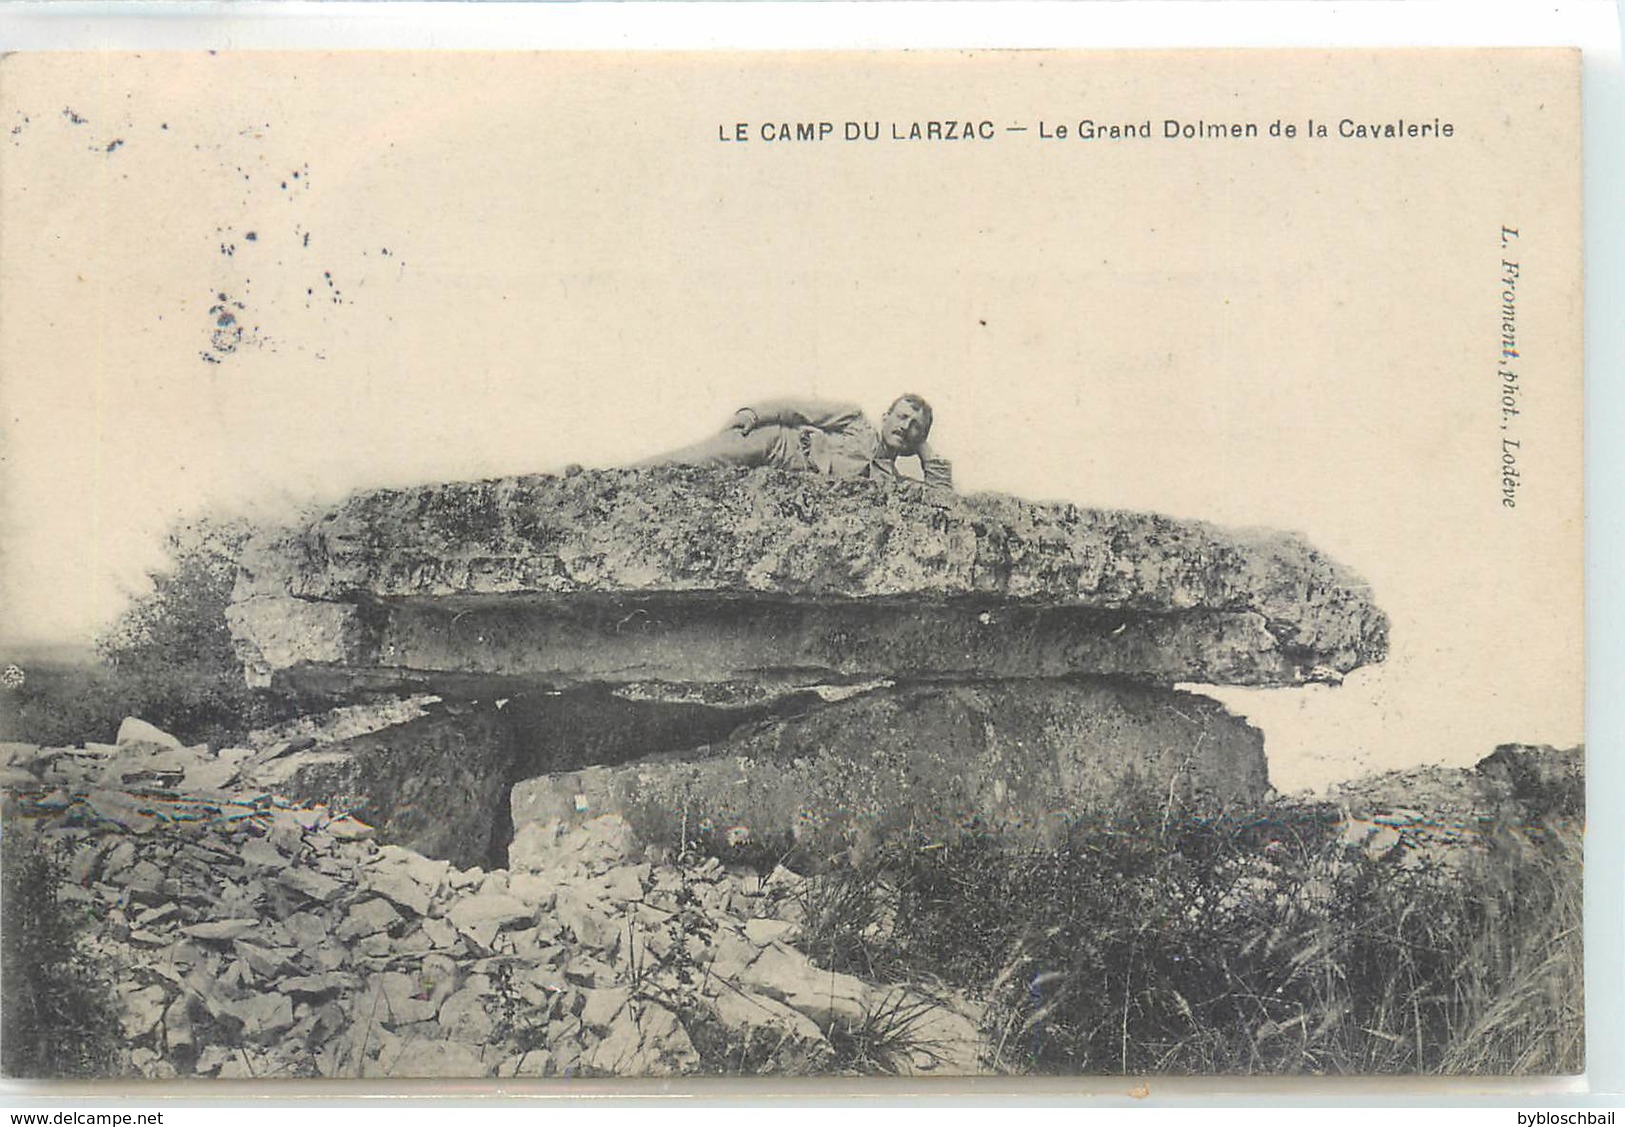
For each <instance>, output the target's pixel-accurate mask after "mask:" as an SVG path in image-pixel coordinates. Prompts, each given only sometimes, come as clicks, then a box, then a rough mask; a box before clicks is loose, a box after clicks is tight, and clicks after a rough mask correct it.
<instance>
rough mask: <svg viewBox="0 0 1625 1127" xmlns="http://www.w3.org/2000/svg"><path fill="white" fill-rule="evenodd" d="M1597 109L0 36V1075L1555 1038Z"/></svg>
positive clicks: (1158, 78) (1096, 71)
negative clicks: (149, 48)
mask: <svg viewBox="0 0 1625 1127" xmlns="http://www.w3.org/2000/svg"><path fill="white" fill-rule="evenodd" d="M1580 124H1581V117H1580V54H1579V52H1578V51H1575V50H1564V49H1519V50H1514V49H1506V50H1466V49H1460V50H1352V49H1351V50H1307V49H1303V50H1274V51H1263V50H1190V51H1143V52H1141V51H1043V50H1023V51H997V50H974V51H913V52H901V51H892V52H885V51H876V52H861V51H839V52H822V53H819V52H796V51H787V52H760V53H752V52H714V53H699V54H693V53H681V52H667V51H644V52H625V53H613V52H580V53H552V54H549V53H534V52H526V51H511V52H450V51H447V52H410V51H354V52H278V51H233V50H222V51H218V52H215V51H207V52H204V51H196V52H147V53H135V52H129V53H113V52H98V53H94V54H88V53H58V54H53V53H24V54H9V55H6V56H4V57H0V146H3V149H0V151H3V156H0V246H3V248H4V254H3V257H0V407H3V408H4V410H3V412H0V415H3V427H4V443H5V451H4V457H3V461H0V474H3V477H0V498H3V500H0V603H3V605H4V607H5V613H4V621H3V622H0V631H3V633H0V666H3V684H0V741H3V742H0V752H3V756H4V758H3V762H0V789H3V820H0V877H3V887H0V953H3V960H4V961H3V966H0V1074H3V1075H4V1076H5V1077H7V1078H10V1079H14V1080H29V1081H83V1080H112V1081H117V1082H119V1083H121V1084H123V1085H126V1086H132V1088H133V1090H135V1091H140V1090H141V1085H143V1084H148V1083H151V1082H168V1083H176V1082H183V1083H190V1084H194V1085H202V1086H203V1088H202V1090H203V1091H204V1092H205V1093H206V1092H207V1091H208V1085H211V1084H220V1085H224V1084H225V1083H226V1082H229V1081H238V1082H253V1083H255V1084H258V1085H262V1086H263V1089H262V1090H264V1091H268V1092H270V1093H272V1094H274V1093H275V1092H276V1091H278V1090H279V1089H278V1087H277V1086H278V1085H297V1084H301V1083H302V1084H303V1085H305V1087H304V1088H302V1089H300V1090H303V1091H307V1092H308V1091H310V1090H311V1089H312V1088H314V1089H315V1090H316V1091H318V1092H320V1091H322V1090H324V1089H323V1087H322V1086H323V1085H326V1086H327V1088H326V1089H325V1090H330V1091H332V1092H334V1093H342V1092H344V1091H347V1090H350V1089H349V1088H347V1086H348V1085H353V1084H356V1083H358V1082H380V1081H385V1082H398V1081H429V1082H432V1084H431V1085H430V1087H431V1088H433V1087H435V1086H441V1087H444V1086H447V1085H455V1084H473V1085H476V1086H478V1085H482V1084H483V1085H496V1084H500V1085H502V1086H503V1090H504V1091H510V1092H512V1091H517V1092H541V1093H546V1092H554V1091H559V1090H563V1089H565V1088H567V1087H568V1086H569V1085H571V1084H574V1083H577V1082H581V1081H600V1080H601V1081H612V1082H619V1081H627V1082H635V1081H644V1080H647V1079H648V1078H662V1079H664V1080H665V1081H668V1082H675V1083H681V1084H703V1083H705V1082H708V1081H710V1080H712V1079H715V1078H728V1079H729V1080H731V1081H738V1082H740V1083H750V1084H759V1085H761V1086H762V1090H763V1091H767V1090H772V1089H773V1086H774V1085H782V1084H784V1083H787V1082H790V1081H792V1080H796V1081H799V1080H803V1079H807V1078H813V1079H818V1080H830V1081H837V1080H850V1079H851V1078H864V1079H865V1080H870V1079H874V1080H877V1081H880V1082H884V1083H897V1084H907V1085H911V1087H910V1088H909V1090H910V1091H918V1090H920V1089H919V1085H920V1084H922V1083H928V1082H935V1081H937V1080H939V1079H950V1078H953V1079H962V1078H966V1077H980V1078H986V1079H987V1080H988V1081H989V1082H991V1083H997V1084H1006V1085H1011V1086H1012V1088H1011V1090H1017V1091H1019V1090H1020V1088H1019V1085H1020V1084H1021V1083H1022V1082H1024V1081H1028V1080H1036V1079H1037V1078H1048V1079H1053V1078H1072V1079H1079V1080H1081V1079H1083V1078H1091V1077H1119V1078H1132V1079H1133V1080H1134V1082H1135V1083H1139V1082H1140V1080H1142V1079H1145V1080H1147V1082H1151V1081H1154V1080H1155V1078H1159V1077H1261V1076H1270V1077H1276V1076H1290V1077H1305V1076H1309V1077H1369V1076H1380V1077H1390V1078H1392V1077H1417V1076H1445V1077H1479V1078H1494V1077H1572V1076H1576V1075H1578V1074H1581V1073H1583V1072H1584V1071H1585V1069H1586V1062H1587V1056H1586V1036H1585V1030H1586V1013H1585V1005H1584V981H1583V979H1584V975H1583V970H1584V951H1583V935H1584V929H1583V924H1584V919H1585V916H1584V911H1583V897H1582V878H1583V865H1582V846H1583V838H1584V830H1585V820H1586V785H1585V778H1586V772H1585V731H1584V708H1583V704H1584V688H1585V650H1584V641H1585V621H1586V620H1585V609H1584V598H1583V584H1582V574H1583V573H1582V568H1583V551H1582V550H1583V543H1582V529H1583V517H1584V508H1583V495H1582V484H1583V451H1582V445H1583V444H1582V430H1583V427H1582V423H1583V411H1582V349H1581V314H1582V293H1583V290H1582V268H1581V234H1582V231H1581V180H1580V175H1581V148H1580V146H1581V128H1580ZM188 1090H189V1091H195V1090H197V1089H188Z"/></svg>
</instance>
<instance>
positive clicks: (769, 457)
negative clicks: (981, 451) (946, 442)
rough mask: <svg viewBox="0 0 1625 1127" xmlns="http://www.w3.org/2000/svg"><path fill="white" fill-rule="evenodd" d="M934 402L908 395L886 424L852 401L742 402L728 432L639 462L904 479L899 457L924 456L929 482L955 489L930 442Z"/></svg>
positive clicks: (892, 408)
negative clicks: (865, 413)
mask: <svg viewBox="0 0 1625 1127" xmlns="http://www.w3.org/2000/svg"><path fill="white" fill-rule="evenodd" d="M930 433H931V405H930V404H929V403H927V402H926V401H925V400H924V399H921V398H920V397H919V396H918V395H904V396H901V397H900V398H898V399H897V401H896V402H894V403H893V404H892V405H891V406H890V407H888V408H886V413H885V415H883V416H881V419H880V428H879V430H878V431H876V429H875V426H874V424H873V423H871V422H870V421H869V420H868V419H866V418H864V417H863V412H862V411H861V410H860V409H859V408H857V407H853V406H851V405H849V404H845V403H820V402H817V401H813V400H798V399H778V400H774V401H772V402H769V403H762V404H759V405H757V406H754V407H741V408H740V409H739V410H738V411H737V412H735V413H734V417H733V422H732V423H730V424H729V425H728V426H727V428H726V429H724V430H723V431H722V433H720V434H717V435H714V436H712V437H711V438H707V439H705V440H704V441H702V442H696V443H695V444H694V445H692V446H685V447H683V448H682V449H681V450H673V451H671V452H670V453H667V454H661V455H659V456H657V457H654V458H649V459H647V460H645V461H642V462H639V463H637V464H638V465H640V466H670V465H682V466H778V467H780V468H781V469H787V470H803V471H806V472H808V473H820V474H829V475H831V476H833V477H870V478H877V477H878V478H902V477H903V476H904V475H903V474H900V473H898V472H897V460H898V459H899V458H918V459H919V461H920V472H921V476H922V477H923V478H924V480H925V483H926V484H927V485H934V486H939V487H941V488H944V489H952V488H953V484H954V481H953V468H952V466H951V465H950V464H949V462H948V460H947V459H946V458H940V457H938V456H937V455H936V454H934V453H932V451H931V448H930V447H929V446H927V445H926V441H925V440H926V437H927V436H928V435H929V434H930Z"/></svg>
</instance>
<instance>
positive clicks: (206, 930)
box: [181, 918, 263, 941]
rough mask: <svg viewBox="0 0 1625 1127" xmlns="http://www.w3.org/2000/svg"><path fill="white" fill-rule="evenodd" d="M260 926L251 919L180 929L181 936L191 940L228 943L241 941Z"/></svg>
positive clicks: (195, 925) (190, 925)
mask: <svg viewBox="0 0 1625 1127" xmlns="http://www.w3.org/2000/svg"><path fill="white" fill-rule="evenodd" d="M262 926H263V925H261V923H260V921H259V920H257V919H253V918H247V919H234V920H211V921H210V922H208V923H201V924H188V925H187V926H186V927H183V928H181V934H182V935H189V936H191V937H192V938H193V939H209V940H215V941H229V940H233V939H241V938H242V937H243V936H245V935H253V934H254V933H255V932H257V931H259V930H260V928H261V927H262Z"/></svg>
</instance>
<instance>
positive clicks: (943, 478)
mask: <svg viewBox="0 0 1625 1127" xmlns="http://www.w3.org/2000/svg"><path fill="white" fill-rule="evenodd" d="M920 476H922V477H923V478H925V483H926V484H927V485H934V486H937V487H939V488H941V489H952V488H953V487H954V467H953V463H952V462H950V461H948V459H947V458H939V457H937V455H936V454H934V453H932V452H931V450H930V448H929V447H925V446H922V447H920Z"/></svg>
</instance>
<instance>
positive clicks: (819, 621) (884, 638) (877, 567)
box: [228, 467, 1387, 695]
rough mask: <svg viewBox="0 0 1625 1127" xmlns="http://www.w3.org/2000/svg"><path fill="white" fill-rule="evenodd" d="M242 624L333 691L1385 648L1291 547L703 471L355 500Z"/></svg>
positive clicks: (1192, 525) (1242, 667)
mask: <svg viewBox="0 0 1625 1127" xmlns="http://www.w3.org/2000/svg"><path fill="white" fill-rule="evenodd" d="M228 617H229V619H230V621H231V627H232V633H233V638H234V640H235V643H236V645H237V647H238V652H239V654H240V655H241V656H242V658H243V660H244V664H245V669H246V670H247V673H248V675H249V677H250V679H251V680H252V681H254V682H256V683H267V682H269V681H270V679H271V678H273V677H274V676H275V677H282V678H287V679H290V680H292V681H294V682H301V681H302V682H303V683H304V684H306V685H309V686H311V687H315V688H323V687H324V686H325V690H324V691H334V692H343V691H345V690H346V689H347V688H348V687H351V686H353V685H355V684H356V683H357V682H358V679H360V680H364V679H365V678H368V677H376V681H377V685H378V686H380V687H381V686H388V685H391V684H395V685H402V686H405V685H418V686H421V687H422V688H424V689H427V690H430V691H439V688H438V686H439V685H441V684H444V685H448V686H457V685H461V686H462V689H461V690H460V691H463V692H465V693H466V692H467V691H468V689H469V686H471V685H477V684H479V680H480V678H482V677H483V678H485V679H486V683H487V686H488V687H489V686H492V685H495V684H497V683H498V682H500V681H501V680H502V679H503V678H510V679H515V680H516V681H518V682H521V683H522V682H524V681H526V680H528V681H529V682H531V683H534V684H541V685H554V686H562V685H570V684H581V683H588V682H598V683H611V684H632V683H643V682H657V681H673V682H686V683H698V682H709V683H723V682H734V681H737V682H759V681H761V680H763V679H764V678H774V677H777V678H784V677H787V676H788V677H790V678H791V679H792V680H799V681H800V682H801V683H806V684H812V683H818V682H820V681H830V680H834V681H839V680H853V679H862V678H865V677H883V678H885V677H907V678H912V679H926V678H941V677H990V676H997V677H1054V676H1064V675H1069V674H1099V675H1134V676H1143V677H1150V678H1154V679H1156V680H1159V681H1162V682H1164V683H1173V682H1176V681H1184V682H1201V683H1213V684H1220V683H1226V684H1228V683H1234V684H1261V685H1269V684H1296V683H1301V682H1304V681H1308V680H1319V679H1330V680H1335V679H1336V678H1337V677H1338V676H1340V675H1341V674H1344V673H1347V672H1348V671H1349V670H1351V669H1354V668H1357V667H1358V666H1360V665H1364V664H1366V663H1368V662H1373V661H1380V660H1382V658H1383V657H1384V656H1385V654H1386V650H1387V620H1386V618H1385V617H1384V616H1383V614H1382V612H1381V611H1379V610H1378V609H1377V608H1376V607H1375V606H1374V605H1373V603H1372V601H1371V598H1370V595H1369V592H1368V590H1367V587H1366V585H1365V584H1364V583H1363V582H1361V581H1360V580H1359V579H1358V577H1356V576H1354V575H1352V574H1351V573H1349V572H1348V571H1347V570H1346V569H1344V568H1343V567H1342V566H1340V565H1338V564H1337V563H1335V562H1333V561H1332V560H1330V559H1328V558H1327V557H1326V556H1324V555H1323V554H1321V553H1320V552H1318V551H1316V550H1315V549H1314V548H1313V547H1311V546H1310V545H1309V544H1307V543H1306V542H1305V541H1304V540H1303V539H1302V538H1300V537H1298V536H1295V535H1292V534H1287V533H1276V532H1268V531H1257V530H1248V531H1237V530H1229V529H1221V528H1217V527H1214V526H1212V525H1208V524H1203V523H1200V522H1196V521H1182V520H1174V519H1171V518H1168V517H1163V516H1158V515H1155V514H1147V513H1129V512H1116V511H1105V510H1088V509H1080V508H1078V507H1077V506H1075V505H1067V504H1036V503H1031V502H1027V501H1023V500H1019V499H1017V498H1013V497H1006V496H999V495H994V494H979V495H952V494H946V493H941V492H939V491H927V490H923V489H921V488H920V487H917V486H911V485H906V484H887V483H878V482H870V481H858V480H836V479H830V478H825V477H820V476H818V475H811V474H789V473H781V472H774V471H739V472H735V471H729V470H723V471H715V470H698V469H692V468H686V467H666V468H662V469H648V470H605V471H598V472H590V473H583V474H578V475H574V476H572V477H568V478H556V477H549V476H533V477H521V478H505V479H500V480H491V481H482V482H471V483H458V484H448V485H433V486H423V487H419V488H414V489H406V490H380V491H376V492H371V493H360V494H356V495H355V496H353V497H351V498H350V499H349V500H347V501H346V502H344V503H343V504H342V505H340V506H339V507H338V508H336V509H334V510H332V511H330V512H327V513H325V514H323V515H322V516H320V517H318V518H317V519H315V520H314V521H312V522H310V523H309V524H306V525H304V526H301V527H295V528H290V529H285V530H280V531H275V532H269V533H266V534H264V535H262V536H260V537H259V538H257V539H256V540H255V541H254V542H253V543H252V544H251V545H250V547H249V548H248V549H247V551H246V552H245V555H244V557H243V562H242V572H241V575H240V578H239V581H238V584H237V588H236V590H235V592H234V595H233V603H232V606H231V608H230V609H229V612H228ZM324 670H327V671H331V672H332V673H333V674H335V675H336V676H334V677H325V676H324V673H323V671H324ZM476 695H477V694H476Z"/></svg>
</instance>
